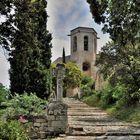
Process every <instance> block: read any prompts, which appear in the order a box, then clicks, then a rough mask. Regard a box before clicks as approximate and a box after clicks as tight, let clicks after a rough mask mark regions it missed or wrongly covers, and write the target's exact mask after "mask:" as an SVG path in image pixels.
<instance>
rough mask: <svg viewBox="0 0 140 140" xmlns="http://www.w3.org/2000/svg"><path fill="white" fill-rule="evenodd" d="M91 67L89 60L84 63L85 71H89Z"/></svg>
mask: <svg viewBox="0 0 140 140" xmlns="http://www.w3.org/2000/svg"><path fill="white" fill-rule="evenodd" d="M89 69H90V64H89V63H87V62H84V63H83V71H88V70H89Z"/></svg>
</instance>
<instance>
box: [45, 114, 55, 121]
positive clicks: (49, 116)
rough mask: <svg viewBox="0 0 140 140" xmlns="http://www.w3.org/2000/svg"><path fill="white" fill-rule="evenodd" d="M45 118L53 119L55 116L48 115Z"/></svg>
mask: <svg viewBox="0 0 140 140" xmlns="http://www.w3.org/2000/svg"><path fill="white" fill-rule="evenodd" d="M47 119H48V121H49V120H55V116H54V115H48V117H47Z"/></svg>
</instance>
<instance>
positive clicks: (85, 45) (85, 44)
mask: <svg viewBox="0 0 140 140" xmlns="http://www.w3.org/2000/svg"><path fill="white" fill-rule="evenodd" d="M84 51H88V36H84Z"/></svg>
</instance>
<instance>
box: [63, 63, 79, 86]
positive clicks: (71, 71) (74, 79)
mask: <svg viewBox="0 0 140 140" xmlns="http://www.w3.org/2000/svg"><path fill="white" fill-rule="evenodd" d="M65 68H66V71H67V72H66V76H65V79H64V86H65V87H66V88H76V87H79V86H80V83H81V80H82V72H81V71H80V69H79V68H78V66H77V65H76V64H75V63H72V62H68V63H66V64H65Z"/></svg>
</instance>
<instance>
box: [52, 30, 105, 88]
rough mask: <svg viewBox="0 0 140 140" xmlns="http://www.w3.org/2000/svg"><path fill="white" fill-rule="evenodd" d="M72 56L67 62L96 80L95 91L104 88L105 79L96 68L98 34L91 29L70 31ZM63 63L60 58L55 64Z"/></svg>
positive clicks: (67, 58)
mask: <svg viewBox="0 0 140 140" xmlns="http://www.w3.org/2000/svg"><path fill="white" fill-rule="evenodd" d="M69 36H70V40H71V45H70V49H71V54H70V55H69V56H66V62H68V61H72V62H75V63H76V64H77V65H78V67H79V68H80V70H81V71H82V72H83V73H85V74H86V75H88V76H90V77H91V78H93V79H94V80H95V89H96V90H99V89H101V88H102V83H103V82H102V81H103V78H102V76H101V75H100V73H99V68H98V67H97V66H96V57H97V39H98V37H97V32H96V31H95V30H94V29H93V28H89V27H77V28H75V29H73V30H71V31H70V35H69ZM60 62H62V57H59V58H58V59H56V60H55V61H54V63H56V64H57V63H60Z"/></svg>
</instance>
